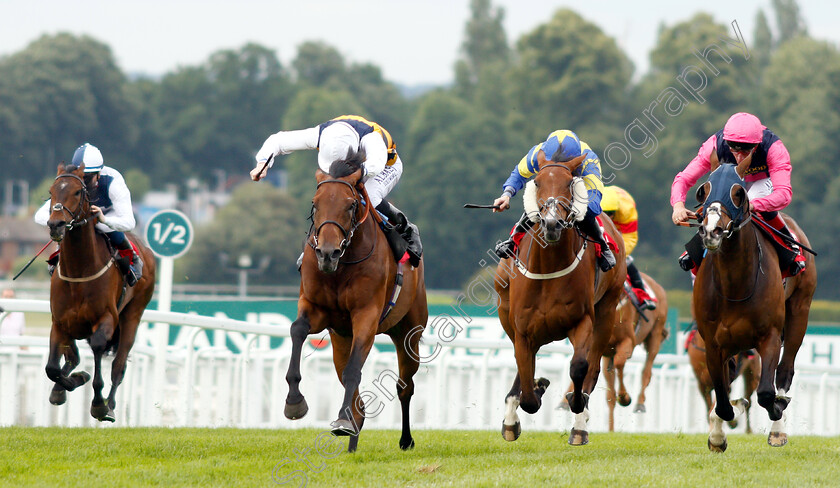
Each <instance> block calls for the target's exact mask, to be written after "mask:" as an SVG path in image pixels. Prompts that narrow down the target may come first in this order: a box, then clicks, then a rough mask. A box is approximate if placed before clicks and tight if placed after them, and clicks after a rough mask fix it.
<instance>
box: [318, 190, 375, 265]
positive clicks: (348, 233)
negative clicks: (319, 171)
mask: <svg viewBox="0 0 840 488" xmlns="http://www.w3.org/2000/svg"><path fill="white" fill-rule="evenodd" d="M327 183H341V184H343V185H347V186H348V187H349V188H350V191H351V192H353V204H352V205H351V206H350V209H351V210H352V216H351V217H350V229H349V230H348V229H346V228H344V226H343V225H341V223H340V222H336V221H335V220H325V221H323V222H321V224H320V225H319V226H318V228H317V229H315V232H312V229H313V227H314V226H315V220H314V215H315V202H314V201H313V202H312V210H311V211H310V213H309V218H310V219H311V220H312V225H310V226H309V235H310V236H312V242H310V241H309V240H308V239H307V243H308V244H309V247H311V248H312V249H315V248H316V247H318V235H319V234H320V233H321V228H323V227H324V226H325V225H327V224H333V225H335V226H336V227H338V228H339V229H341V233H342V234H344V238H343V239H342V240H341V243H340V244H339V245H338V248H339V249H340V250H341V254H339V256H338V257H339V258H341V257H342V256H344V253H345V252H346V251H347V248H348V247H349V246H350V240H351V239H353V233H355V232H356V229H357V228H358V227H359V225H361V224H362V222H364V221H365V219H364V218H363V219H362V220H360V221H358V222H357V221H356V211H357V209H358V208H359V192H358V191H356V188H355V187H354V186H353V185H351V184H350V183H348V182H346V181H344V180H324V181H322V182H320V183H318V186H316V187H315V191H316V192H317V191H318V188H321V185H324V184H327Z"/></svg>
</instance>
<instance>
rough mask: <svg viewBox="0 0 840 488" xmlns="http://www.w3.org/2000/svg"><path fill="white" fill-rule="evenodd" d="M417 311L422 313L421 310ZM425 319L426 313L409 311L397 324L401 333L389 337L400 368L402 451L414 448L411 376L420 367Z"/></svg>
mask: <svg viewBox="0 0 840 488" xmlns="http://www.w3.org/2000/svg"><path fill="white" fill-rule="evenodd" d="M419 312H420V315H422V312H421V311H419ZM427 320H428V315H426V317H425V318H424V317H422V316H418V314H416V313H411V312H409V313H408V314H407V315H406V317H405V318H403V319H402V320H401V321H400V324H399V325H398V326H397V327H398V328H399V329H400V332H401V333H400V334H398V335H394V336H392V337H391V339H392V340H393V342H394V346H395V347H396V350H397V363H398V365H399V370H400V377H399V381H398V382H397V397H398V398H399V399H400V409H401V411H402V433H401V434H400V449H402V450H403V451H406V450H408V449H413V448H414V439H413V438H412V437H411V423H410V422H409V417H410V416H409V412H410V408H409V407H410V405H411V397H412V396H413V395H414V379H413V378H414V375H415V373H417V370H418V369H419V368H420V360H419V359H420V351H419V346H420V337H421V336H422V332H423V329H424V327H425V323H426V321H427ZM411 324H414V325H413V326H412V325H411Z"/></svg>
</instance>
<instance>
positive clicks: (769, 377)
mask: <svg viewBox="0 0 840 488" xmlns="http://www.w3.org/2000/svg"><path fill="white" fill-rule="evenodd" d="M781 347H782V343H781V339H780V338H779V334H778V332H777V331H776V330H775V329H771V332H770V334H768V335H767V337H765V338H764V340H762V341H761V343H760V344H759V345H758V348H756V350H757V351H758V354H759V356H761V379H760V380H759V382H758V391H757V394H756V396H757V397H758V404H759V405H761V406H762V407H764V409H765V410H767V414H768V415H769V417H770V420H779V419H780V418H782V411H783V410H784V408H783V407H781V406H780V405H778V404H777V403H776V387H775V385H774V384H773V380H774V378H775V377H776V367H777V365H778V364H779V353H780V349H781Z"/></svg>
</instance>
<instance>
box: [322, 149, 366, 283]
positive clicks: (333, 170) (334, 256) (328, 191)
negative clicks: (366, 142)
mask: <svg viewBox="0 0 840 488" xmlns="http://www.w3.org/2000/svg"><path fill="white" fill-rule="evenodd" d="M365 159H366V156H365V153H364V151H356V152H352V151H350V152H348V154H347V158H346V159H343V160H340V161H336V162H334V163H333V164H332V166H330V171H329V173H324V172H323V171H321V170H318V172H317V173H316V176H315V178H316V180H317V182H318V186H317V188H316V190H315V196H314V197H313V198H312V230H311V231H310V239H309V241H307V242H308V243H309V245H310V246H311V247H312V248H313V249H314V250H315V256H316V257H317V258H318V269H319V270H321V271H322V272H324V273H328V274H329V273H334V272H335V271H336V269H338V263H339V259H340V258H341V256H343V255H344V253H345V251H347V248H348V246H349V245H350V241H351V239H352V238H353V233H354V232H355V231H356V228H357V227H358V226H359V224H360V223H361V222H362V220H363V217H364V211H365V210H364V208H363V207H362V205H361V195H360V193H359V189H358V187H359V185H360V184H361V182H362V178H363V177H364V166H363V163H364V161H365Z"/></svg>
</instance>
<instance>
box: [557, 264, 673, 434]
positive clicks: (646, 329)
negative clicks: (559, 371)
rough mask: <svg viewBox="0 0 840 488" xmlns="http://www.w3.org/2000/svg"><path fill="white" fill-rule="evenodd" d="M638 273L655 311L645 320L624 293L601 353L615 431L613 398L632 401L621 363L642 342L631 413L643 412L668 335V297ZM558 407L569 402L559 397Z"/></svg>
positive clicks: (653, 283)
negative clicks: (639, 381) (655, 302)
mask: <svg viewBox="0 0 840 488" xmlns="http://www.w3.org/2000/svg"><path fill="white" fill-rule="evenodd" d="M641 274H642V279H643V280H644V282H645V284H647V285H648V286H649V287H650V288H651V289H652V290H653V293H654V295H655V296H656V297H657V298H658V300H659V304H658V306H657V307H656V310H652V311H646V312H644V314H645V317H646V318H647V320H645V319H643V318H642V317H641V316H640V315H639V311H638V310H637V309H636V307H634V306H633V303H632V302H631V301H630V298H629V297H628V296H627V294H626V293H625V294H624V296H623V297H622V298H621V301H620V302H619V303H618V320H617V322H616V324H615V328H614V329H613V331H612V336H611V337H610V342H609V345H608V346H607V352H606V353H604V357H603V359H602V365H601V367H602V372H603V375H604V381H606V382H607V408H609V429H610V432H613V431H614V430H615V404H616V401H618V404H619V405H621V406H622V407H626V406H628V405H630V403H631V402H632V401H633V399H632V398H631V397H630V394H629V393H628V392H627V387H626V386H625V385H624V366H625V365H626V364H627V360H629V359H630V358H631V357H632V356H633V350H634V349H635V348H636V346H637V345H639V344H644V347H645V351H646V352H647V356H646V359H645V365H644V367H643V368H642V388H641V390H640V391H639V398H638V399H637V400H636V407H635V408H634V409H633V411H634V412H637V413H645V412H646V411H647V408H646V407H645V399H646V397H645V390H647V387H648V385H650V378H651V376H652V375H653V361H654V360H655V359H656V355H657V354H659V349H660V348H661V347H662V342H663V341H664V340H665V339H666V338H667V337H668V329H666V328H665V326H666V322H667V321H668V298H667V297H666V296H665V289H664V288H662V286H661V285H660V284H659V283H657V282H656V281H655V280H654V279H653V278H651V277H650V276H648V275H647V274H645V273H641ZM616 376H618V390H617V391H616V389H615V379H616ZM573 388H574V384H572V385H569V390H568V391H572V389H573ZM560 408H562V409H564V410H568V409H569V403H568V402H567V401H565V400H563V401H562V402H561V403H560Z"/></svg>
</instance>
